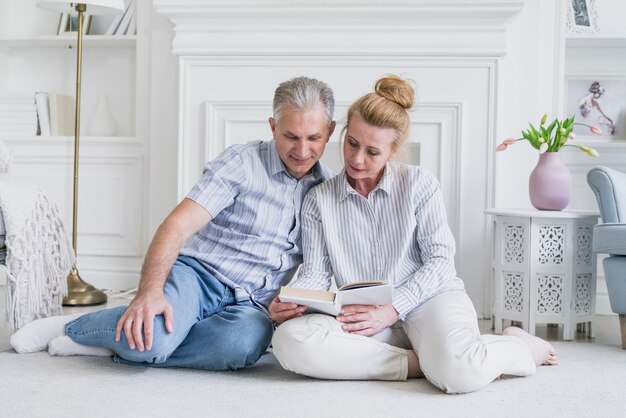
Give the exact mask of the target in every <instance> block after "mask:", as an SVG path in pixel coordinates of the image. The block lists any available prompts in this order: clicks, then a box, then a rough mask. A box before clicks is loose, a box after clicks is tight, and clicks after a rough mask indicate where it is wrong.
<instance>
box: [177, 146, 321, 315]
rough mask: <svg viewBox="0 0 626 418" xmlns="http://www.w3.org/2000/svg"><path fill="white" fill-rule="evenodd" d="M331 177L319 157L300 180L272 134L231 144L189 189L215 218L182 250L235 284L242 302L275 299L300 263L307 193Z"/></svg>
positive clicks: (228, 283) (265, 301)
mask: <svg viewBox="0 0 626 418" xmlns="http://www.w3.org/2000/svg"><path fill="white" fill-rule="evenodd" d="M331 176H332V172H331V171H330V170H329V169H328V168H326V167H324V166H323V165H321V164H320V163H317V164H315V166H314V167H313V170H312V173H311V174H308V175H306V176H304V177H303V178H302V179H300V180H297V179H295V178H294V177H292V176H291V175H290V174H289V173H288V172H287V170H286V168H285V165H284V164H283V162H282V160H281V159H280V156H279V155H278V152H277V150H276V143H275V142H274V141H273V140H272V141H269V142H257V143H252V144H247V145H234V146H231V147H229V148H227V149H226V150H225V151H224V152H223V153H222V154H221V155H220V156H219V157H218V158H216V159H215V160H213V161H209V162H208V163H207V164H206V165H205V167H204V173H203V176H202V178H201V179H200V181H198V183H197V184H196V185H195V186H194V187H193V189H192V190H191V191H190V192H189V194H188V195H187V198H189V199H191V200H193V201H194V202H196V203H198V204H199V205H201V206H202V207H204V208H205V209H206V210H207V211H208V212H209V213H210V214H211V216H212V218H213V219H212V220H211V222H209V223H208V224H207V225H206V226H204V227H203V228H202V229H200V230H199V231H198V232H197V233H195V234H194V235H193V236H191V237H190V238H189V239H188V240H187V242H186V243H185V245H184V246H183V248H182V250H181V252H180V254H181V255H186V256H190V257H194V258H196V259H197V260H199V261H200V262H201V263H202V264H203V265H204V266H205V267H206V268H207V270H208V271H209V272H210V273H211V274H213V275H214V276H215V277H216V278H217V279H218V280H220V281H221V282H222V283H224V284H226V285H228V286H230V287H231V288H233V289H234V290H235V296H236V298H237V300H238V301H241V300H245V299H252V300H254V301H256V302H258V303H261V304H263V305H266V306H267V305H269V303H270V302H271V300H272V298H273V297H274V295H275V294H276V293H277V292H278V289H280V286H281V285H283V284H285V282H286V281H288V280H289V278H290V276H291V275H290V274H289V273H292V272H293V270H294V269H295V268H297V267H298V266H299V265H300V263H301V262H302V249H301V245H300V241H301V239H300V209H301V207H302V201H303V200H304V196H305V195H306V193H307V192H308V191H309V190H310V189H311V187H313V186H314V185H316V184H318V183H320V182H321V181H323V180H326V179H328V178H330V177H331Z"/></svg>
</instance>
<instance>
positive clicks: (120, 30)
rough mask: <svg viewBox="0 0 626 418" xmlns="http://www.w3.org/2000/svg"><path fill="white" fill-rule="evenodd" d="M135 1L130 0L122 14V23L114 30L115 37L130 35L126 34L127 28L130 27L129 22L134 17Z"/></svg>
mask: <svg viewBox="0 0 626 418" xmlns="http://www.w3.org/2000/svg"><path fill="white" fill-rule="evenodd" d="M135 8H136V5H135V0H130V3H129V4H128V7H127V8H126V11H125V12H124V17H122V21H121V22H120V24H119V26H118V27H117V29H115V35H126V34H128V35H130V34H129V33H127V32H128V26H129V25H130V21H131V20H132V18H133V16H135Z"/></svg>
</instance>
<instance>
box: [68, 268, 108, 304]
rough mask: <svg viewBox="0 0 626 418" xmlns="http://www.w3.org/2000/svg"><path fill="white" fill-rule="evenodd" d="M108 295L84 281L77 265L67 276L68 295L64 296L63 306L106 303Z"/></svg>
mask: <svg viewBox="0 0 626 418" xmlns="http://www.w3.org/2000/svg"><path fill="white" fill-rule="evenodd" d="M106 301H107V295H106V294H105V293H104V292H102V291H101V290H98V289H96V288H95V287H93V286H92V285H90V284H89V283H86V282H84V281H83V279H81V278H80V275H79V274H78V270H77V269H76V267H74V268H72V271H70V274H69V275H68V276H67V296H66V297H64V298H63V306H93V305H102V304H103V303H106Z"/></svg>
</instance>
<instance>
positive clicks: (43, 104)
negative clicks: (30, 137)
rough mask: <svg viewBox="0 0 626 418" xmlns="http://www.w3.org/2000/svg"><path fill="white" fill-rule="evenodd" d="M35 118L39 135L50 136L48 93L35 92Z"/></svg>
mask: <svg viewBox="0 0 626 418" xmlns="http://www.w3.org/2000/svg"><path fill="white" fill-rule="evenodd" d="M35 103H36V104H37V119H38V120H39V131H40V134H41V136H50V105H49V100H48V93H35Z"/></svg>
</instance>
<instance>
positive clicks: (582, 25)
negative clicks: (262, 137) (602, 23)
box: [565, 0, 599, 34]
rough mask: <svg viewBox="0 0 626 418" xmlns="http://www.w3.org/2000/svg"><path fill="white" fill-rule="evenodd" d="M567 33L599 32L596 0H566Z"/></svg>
mask: <svg viewBox="0 0 626 418" xmlns="http://www.w3.org/2000/svg"><path fill="white" fill-rule="evenodd" d="M565 1H566V3H567V20H566V28H567V33H583V34H584V33H587V34H590V33H598V30H599V28H598V10H597V8H596V0H565Z"/></svg>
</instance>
